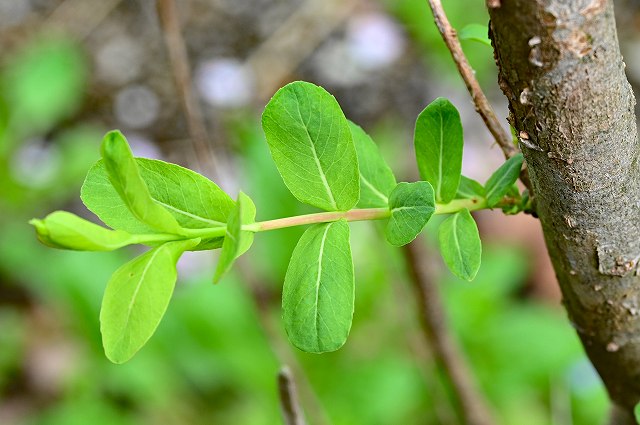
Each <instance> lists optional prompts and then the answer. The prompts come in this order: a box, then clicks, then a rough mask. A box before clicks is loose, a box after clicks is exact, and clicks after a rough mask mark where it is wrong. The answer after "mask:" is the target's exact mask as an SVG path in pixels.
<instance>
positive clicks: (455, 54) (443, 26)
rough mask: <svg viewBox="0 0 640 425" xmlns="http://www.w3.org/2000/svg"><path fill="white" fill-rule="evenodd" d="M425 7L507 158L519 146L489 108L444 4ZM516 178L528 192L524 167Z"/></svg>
mask: <svg viewBox="0 0 640 425" xmlns="http://www.w3.org/2000/svg"><path fill="white" fill-rule="evenodd" d="M428 2H429V7H430V8H431V12H432V13H433V19H434V20H435V22H436V26H437V27H438V31H440V35H441V36H442V39H443V40H444V43H445V45H446V46H447V49H449V52H450V53H451V57H452V58H453V62H454V63H455V64H456V68H458V72H459V73H460V76H461V77H462V80H463V81H464V84H465V85H466V86H467V90H468V91H469V94H470V95H471V99H472V100H473V104H474V105H475V108H476V111H477V112H478V114H479V115H480V116H481V117H482V120H483V121H484V124H485V125H486V126H487V129H488V130H489V132H490V133H491V135H492V136H493V137H494V139H495V141H496V143H498V145H499V146H500V149H502V153H503V154H504V157H505V158H506V159H509V158H511V157H512V156H514V155H516V154H517V153H518V152H520V150H519V149H518V148H517V147H516V146H515V145H514V144H513V140H512V138H511V135H509V133H508V132H507V131H506V130H505V129H504V128H503V127H502V125H501V124H500V121H499V120H498V117H497V116H496V113H495V112H494V110H493V107H492V106H491V104H490V103H489V100H488V99H487V96H485V94H484V92H483V91H482V88H481V87H480V83H478V80H477V78H476V76H475V74H474V72H473V68H472V67H471V65H470V64H469V61H468V60H467V57H466V56H465V54H464V52H463V51H462V46H461V45H460V41H459V40H458V35H457V33H456V30H455V29H454V28H453V27H452V26H451V24H450V23H449V19H448V18H447V15H446V13H445V12H444V8H443V7H442V3H441V2H440V0H428ZM487 5H488V7H491V8H495V7H499V6H500V1H499V0H488V1H487ZM520 180H522V183H523V184H524V185H525V186H526V187H527V188H528V189H529V191H530V192H531V181H530V180H529V174H528V172H527V169H526V168H524V169H523V170H522V173H521V174H520Z"/></svg>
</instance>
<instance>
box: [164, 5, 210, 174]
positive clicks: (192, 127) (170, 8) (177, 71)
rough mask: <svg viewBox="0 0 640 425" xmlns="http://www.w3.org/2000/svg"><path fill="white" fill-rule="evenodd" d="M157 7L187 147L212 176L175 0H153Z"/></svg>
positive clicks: (207, 145) (205, 131) (206, 172)
mask: <svg viewBox="0 0 640 425" xmlns="http://www.w3.org/2000/svg"><path fill="white" fill-rule="evenodd" d="M157 8H158V16H159V18H160V25H161V26H162V30H163V31H162V32H163V34H164V40H165V44H166V47H167V53H168V55H169V62H170V65H171V71H172V73H173V77H174V79H175V83H176V88H177V90H178V95H179V97H180V100H181V102H182V107H183V109H184V114H185V118H186V120H187V125H188V127H189V134H190V136H191V139H192V140H193V143H192V144H191V146H193V149H194V151H195V160H196V163H197V164H198V167H199V168H200V170H201V171H202V172H204V173H205V174H209V175H213V174H214V173H215V172H217V171H218V167H217V162H216V157H215V155H214V153H213V150H212V149H211V146H210V145H209V137H208V134H207V127H206V124H205V121H204V117H203V115H202V110H201V109H200V105H199V103H198V99H196V96H195V94H194V92H193V84H192V81H191V67H190V65H189V56H188V54H187V49H186V47H185V43H184V38H183V37H182V31H181V28H180V19H179V17H178V11H177V10H176V4H175V1H174V0H157Z"/></svg>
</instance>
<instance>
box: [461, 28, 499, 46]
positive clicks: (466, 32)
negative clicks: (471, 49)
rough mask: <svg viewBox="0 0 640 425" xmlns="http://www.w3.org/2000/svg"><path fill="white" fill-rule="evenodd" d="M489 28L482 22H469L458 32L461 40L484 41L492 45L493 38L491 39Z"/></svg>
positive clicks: (483, 42)
mask: <svg viewBox="0 0 640 425" xmlns="http://www.w3.org/2000/svg"><path fill="white" fill-rule="evenodd" d="M488 34H489V29H488V28H487V26H486V25H481V24H469V25H467V26H465V27H464V28H462V29H461V30H460V32H459V33H458V38H459V39H460V40H472V41H477V42H478V43H482V44H484V45H486V46H489V47H491V40H489V36H488Z"/></svg>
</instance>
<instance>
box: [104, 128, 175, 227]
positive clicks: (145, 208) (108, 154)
mask: <svg viewBox="0 0 640 425" xmlns="http://www.w3.org/2000/svg"><path fill="white" fill-rule="evenodd" d="M100 151H101V153H102V160H103V161H104V165H105V168H106V170H107V174H108V175H109V181H111V184H112V185H113V187H114V188H115V190H116V192H118V194H119V195H120V198H121V199H122V201H123V202H124V203H125V205H126V206H127V208H128V209H129V211H131V213H132V214H133V216H134V217H136V218H137V219H138V220H140V221H141V222H142V223H144V224H146V225H148V226H149V227H151V228H152V229H155V230H158V231H160V232H166V233H175V234H180V233H181V228H180V225H179V224H178V222H177V221H176V219H175V218H174V217H173V216H172V215H171V214H170V213H169V211H167V210H166V209H165V208H164V207H162V206H161V205H158V204H157V203H156V202H154V201H153V198H151V194H150V193H149V189H148V187H147V184H146V183H145V182H144V180H143V179H142V177H141V176H140V171H139V170H138V165H137V164H136V161H135V160H134V159H133V154H132V153H131V149H130V148H129V144H128V143H127V140H126V139H125V138H124V136H123V135H122V133H120V132H119V131H117V130H116V131H110V132H109V133H107V134H106V135H105V136H104V139H103V140H102V147H101V149H100Z"/></svg>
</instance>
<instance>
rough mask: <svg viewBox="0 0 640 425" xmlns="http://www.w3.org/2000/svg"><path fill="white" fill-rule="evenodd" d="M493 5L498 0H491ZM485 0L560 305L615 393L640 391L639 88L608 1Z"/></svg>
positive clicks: (622, 419)
mask: <svg viewBox="0 0 640 425" xmlns="http://www.w3.org/2000/svg"><path fill="white" fill-rule="evenodd" d="M494 3H496V2H494ZM497 3H501V4H499V5H497V4H493V6H496V7H491V5H490V9H489V13H490V16H491V24H490V30H489V32H490V37H491V38H492V40H493V44H494V48H495V58H496V62H497V65H498V68H499V83H500V87H501V88H502V90H503V92H504V94H505V95H506V96H507V98H508V100H509V108H510V122H511V124H512V125H513V127H514V128H515V129H516V132H517V134H518V135H519V143H520V148H521V149H522V151H523V153H524V156H525V158H526V161H527V164H528V167H529V172H530V177H531V182H532V184H533V189H534V192H535V199H536V208H537V213H538V216H539V217H540V222H541V223H542V228H543V231H544V235H545V239H546V243H547V249H548V251H549V255H550V256H551V259H552V261H553V265H554V268H555V271H556V275H557V278H558V281H559V283H560V287H561V289H562V293H563V303H564V305H565V307H566V309H567V312H568V313H569V318H570V320H571V322H572V324H573V326H574V327H575V328H576V330H577V332H578V334H579V335H580V338H581V340H582V343H583V345H584V347H585V350H586V352H587V354H588V356H589V358H590V359H591V361H592V362H593V364H594V365H595V367H596V369H597V370H598V373H599V374H600V376H601V377H602V379H603V381H604V383H605V385H606V387H607V390H608V392H609V395H610V398H611V400H612V402H613V409H612V414H611V423H612V424H616V425H620V424H623V425H624V424H635V423H636V422H635V419H634V414H633V409H634V406H635V404H636V403H638V402H639V401H640V277H639V276H638V265H637V263H638V259H639V258H640V164H639V161H638V156H639V153H640V147H639V145H638V137H637V129H636V121H635V116H634V105H635V98H634V97H633V94H632V91H631V87H630V85H629V83H628V82H627V79H626V77H625V74H624V68H625V64H624V63H623V61H622V56H621V55H620V50H619V46H618V39H617V35H616V28H615V21H614V15H613V4H612V2H611V1H608V0H502V1H501V2H497Z"/></svg>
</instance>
